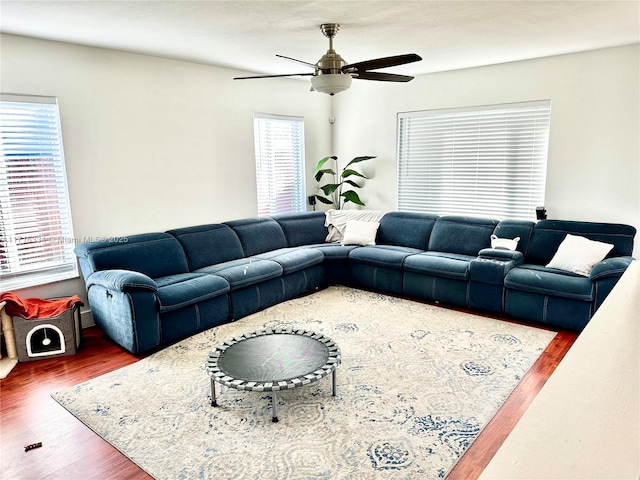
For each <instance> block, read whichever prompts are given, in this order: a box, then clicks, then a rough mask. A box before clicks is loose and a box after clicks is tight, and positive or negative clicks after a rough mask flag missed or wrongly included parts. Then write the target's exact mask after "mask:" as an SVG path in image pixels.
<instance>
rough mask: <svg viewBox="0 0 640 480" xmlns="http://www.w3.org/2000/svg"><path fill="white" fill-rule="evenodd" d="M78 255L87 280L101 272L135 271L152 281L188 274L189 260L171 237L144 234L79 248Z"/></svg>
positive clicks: (88, 244) (87, 244) (77, 248)
mask: <svg viewBox="0 0 640 480" xmlns="http://www.w3.org/2000/svg"><path fill="white" fill-rule="evenodd" d="M75 253H76V255H77V256H78V257H80V264H81V265H82V271H83V274H84V276H85V280H86V278H87V277H88V275H89V274H90V273H93V272H97V271H100V270H117V269H119V270H132V271H134V272H140V273H144V274H145V275H147V276H149V277H151V278H159V277H164V276H166V275H174V274H177V273H187V272H188V271H189V268H188V265H187V257H186V255H185V253H184V250H183V249H182V246H181V245H180V243H179V242H178V241H177V240H176V239H175V238H174V237H172V236H171V235H169V234H167V233H143V234H140V235H131V236H129V237H119V238H114V240H113V241H106V242H93V243H85V244H82V245H78V246H77V247H76V248H75Z"/></svg>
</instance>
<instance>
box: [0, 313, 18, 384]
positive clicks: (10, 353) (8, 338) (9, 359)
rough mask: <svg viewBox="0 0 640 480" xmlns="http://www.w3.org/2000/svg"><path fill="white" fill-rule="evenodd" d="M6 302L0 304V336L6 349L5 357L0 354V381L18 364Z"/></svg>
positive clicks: (10, 318)
mask: <svg viewBox="0 0 640 480" xmlns="http://www.w3.org/2000/svg"><path fill="white" fill-rule="evenodd" d="M6 304H7V302H0V316H2V334H3V336H4V343H5V345H6V347H7V356H6V357H4V358H3V357H2V353H1V352H0V379H2V378H6V376H7V375H9V373H11V370H13V367H15V366H16V365H17V364H18V350H17V348H16V337H15V334H14V332H13V317H11V315H9V314H8V313H7V312H6V311H5V309H4V306H5V305H6Z"/></svg>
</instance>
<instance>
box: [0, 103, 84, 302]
mask: <svg viewBox="0 0 640 480" xmlns="http://www.w3.org/2000/svg"><path fill="white" fill-rule="evenodd" d="M0 150H1V153H2V157H1V159H0V281H1V282H0V283H2V288H0V290H2V291H8V290H12V289H18V288H24V287H28V286H33V285H40V284H44V283H49V282H53V281H58V280H64V279H68V278H73V277H77V276H78V267H77V262H76V258H75V256H74V254H73V247H74V240H73V227H72V223H71V212H70V207H69V194H68V189H67V177H66V172H65V163H64V154H63V148H62V132H61V128H60V115H59V110H58V103H57V100H56V98H53V97H38V96H27V95H8V94H2V95H1V97H0Z"/></svg>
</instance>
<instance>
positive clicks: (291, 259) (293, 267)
mask: <svg viewBox="0 0 640 480" xmlns="http://www.w3.org/2000/svg"><path fill="white" fill-rule="evenodd" d="M254 258H260V259H262V260H272V261H274V262H277V263H279V264H280V266H281V267H282V271H283V273H284V274H285V275H287V274H289V273H293V272H297V271H298V270H304V269H305V268H308V267H311V266H313V265H317V264H319V263H322V260H323V259H324V255H322V252H321V251H319V250H313V249H310V248H296V247H293V248H279V249H277V250H272V251H271V252H265V253H261V254H259V255H255V256H254Z"/></svg>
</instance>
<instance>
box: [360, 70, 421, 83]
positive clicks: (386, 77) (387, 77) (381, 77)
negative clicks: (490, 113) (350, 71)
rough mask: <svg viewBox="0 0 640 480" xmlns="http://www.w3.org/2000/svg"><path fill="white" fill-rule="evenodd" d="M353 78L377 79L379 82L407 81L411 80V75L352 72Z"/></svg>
mask: <svg viewBox="0 0 640 480" xmlns="http://www.w3.org/2000/svg"><path fill="white" fill-rule="evenodd" d="M353 78H358V79H360V80H377V81H379V82H409V81H411V80H413V77H410V76H408V75H397V74H395V73H380V72H362V73H358V74H354V76H353Z"/></svg>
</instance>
